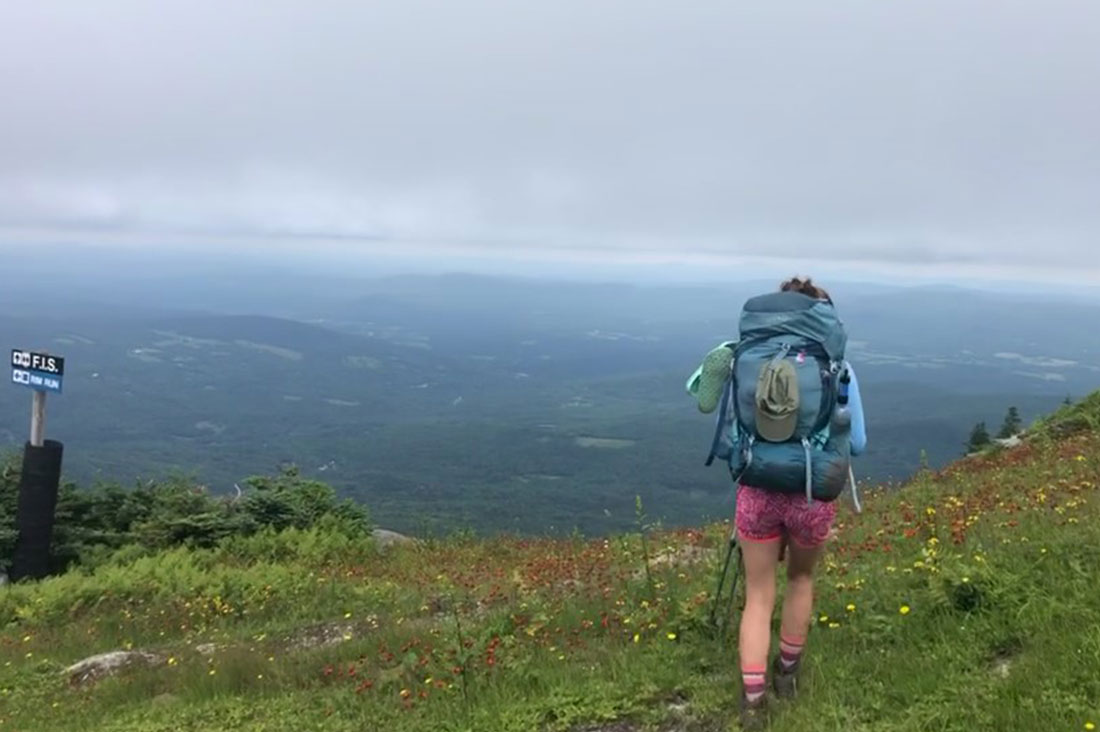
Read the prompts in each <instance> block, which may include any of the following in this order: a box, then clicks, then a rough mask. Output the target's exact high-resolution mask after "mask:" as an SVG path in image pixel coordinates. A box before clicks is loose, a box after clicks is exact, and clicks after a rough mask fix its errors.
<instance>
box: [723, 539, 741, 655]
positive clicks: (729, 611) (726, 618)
mask: <svg viewBox="0 0 1100 732" xmlns="http://www.w3.org/2000/svg"><path fill="white" fill-rule="evenodd" d="M735 541H736V540H735ZM740 573H741V545H740V544H738V545H737V566H736V567H734V570H733V579H732V580H731V581H730V600H729V605H728V606H727V607H726V612H725V614H724V615H723V616H722V630H721V632H720V633H719V634H718V642H719V643H720V644H721V645H725V644H726V635H727V633H728V632H729V627H730V618H731V617H732V616H733V606H734V604H735V603H736V601H737V576H738V575H739V574H740Z"/></svg>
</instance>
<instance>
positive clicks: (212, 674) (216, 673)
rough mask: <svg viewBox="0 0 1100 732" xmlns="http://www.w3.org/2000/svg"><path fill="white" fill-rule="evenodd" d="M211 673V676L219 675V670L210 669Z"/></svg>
mask: <svg viewBox="0 0 1100 732" xmlns="http://www.w3.org/2000/svg"><path fill="white" fill-rule="evenodd" d="M209 675H210V676H217V675H218V670H217V669H216V668H212V669H210V674H209Z"/></svg>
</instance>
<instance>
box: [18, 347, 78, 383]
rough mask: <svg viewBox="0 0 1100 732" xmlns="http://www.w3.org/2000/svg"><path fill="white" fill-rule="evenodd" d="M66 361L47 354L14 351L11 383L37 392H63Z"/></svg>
mask: <svg viewBox="0 0 1100 732" xmlns="http://www.w3.org/2000/svg"><path fill="white" fill-rule="evenodd" d="M64 376H65V359H63V358H61V357H60V356H51V355H49V354H47V353H35V352H34V351H20V350H13V351H12V352H11V381H12V383H13V384H19V385H21V386H25V387H27V388H29V389H34V390H35V391H52V392H58V393H60V392H61V387H62V380H63V378H64Z"/></svg>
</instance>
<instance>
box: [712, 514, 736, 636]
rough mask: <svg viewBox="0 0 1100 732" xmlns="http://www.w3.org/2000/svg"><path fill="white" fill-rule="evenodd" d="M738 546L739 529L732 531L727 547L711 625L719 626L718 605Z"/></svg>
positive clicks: (716, 591)
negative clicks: (731, 560) (734, 550)
mask: <svg viewBox="0 0 1100 732" xmlns="http://www.w3.org/2000/svg"><path fill="white" fill-rule="evenodd" d="M736 545H737V529H736V528H733V529H732V530H731V531H730V538H729V541H728V543H727V545H726V561H725V562H724V563H723V564H722V572H721V574H719V575H718V589H716V590H715V591H714V602H713V603H712V604H711V607H710V624H711V625H712V626H716V625H717V624H718V605H719V603H721V601H722V588H723V587H725V586H726V576H727V575H728V574H729V569H730V559H731V558H732V557H733V549H734V547H735V546H736Z"/></svg>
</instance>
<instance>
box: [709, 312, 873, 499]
mask: <svg viewBox="0 0 1100 732" xmlns="http://www.w3.org/2000/svg"><path fill="white" fill-rule="evenodd" d="M847 341H848V336H847V334H846V332H845V330H844V324H843V323H842V322H841V321H840V318H839V317H838V316H837V313H836V310H835V308H834V307H833V305H832V304H831V303H829V302H826V301H823V300H816V299H814V298H811V297H808V296H806V295H803V294H801V293H796V292H776V293H770V294H767V295H761V296H759V297H755V298H752V299H750V300H748V302H746V303H745V306H744V308H743V310H742V312H741V319H740V339H739V340H738V342H737V344H736V346H734V349H733V359H732V363H731V368H730V376H729V378H728V380H727V383H726V385H725V389H724V391H723V394H722V399H721V402H720V406H719V409H718V419H717V424H716V427H715V434H714V440H713V441H712V444H711V451H710V456H709V457H708V458H707V465H710V464H711V463H713V462H714V460H715V459H719V460H722V461H723V462H725V463H728V465H729V468H730V472H731V474H732V475H733V477H734V480H735V481H739V482H741V483H743V484H746V485H751V486H754V487H757V488H761V489H764V490H767V491H773V492H778V493H796V494H798V493H805V495H806V498H807V500H808V501H813V500H815V499H816V500H820V501H833V500H835V499H836V498H837V497H838V496H840V494H841V493H842V492H843V491H844V488H845V486H847V484H848V481H849V478H850V475H851V422H850V415H849V414H848V412H847V409H844V408H841V409H838V396H839V393H840V386H841V378H842V375H843V372H844V370H845V368H846V366H845V360H844V351H845V348H846V346H847ZM841 406H842V405H841ZM765 435H767V437H765Z"/></svg>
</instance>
